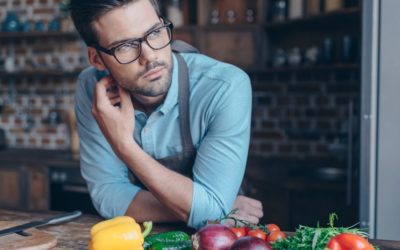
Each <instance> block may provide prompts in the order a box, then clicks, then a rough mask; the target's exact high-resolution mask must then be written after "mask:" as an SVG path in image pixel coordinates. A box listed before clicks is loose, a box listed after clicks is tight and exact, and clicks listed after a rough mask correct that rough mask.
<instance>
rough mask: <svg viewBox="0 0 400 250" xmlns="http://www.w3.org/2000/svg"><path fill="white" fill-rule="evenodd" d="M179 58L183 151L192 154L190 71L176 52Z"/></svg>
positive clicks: (179, 94) (179, 98) (179, 95)
mask: <svg viewBox="0 0 400 250" xmlns="http://www.w3.org/2000/svg"><path fill="white" fill-rule="evenodd" d="M175 55H176V58H177V60H178V69H179V70H178V72H179V76H178V79H179V90H178V107H179V116H180V128H181V139H182V151H183V153H184V154H185V155H186V154H191V153H192V152H193V151H195V148H194V145H193V140H192V134H191V132H190V117H189V116H190V110H189V97H190V94H189V92H190V91H189V72H188V68H187V65H186V62H185V60H184V59H183V57H182V56H181V55H180V54H179V53H175Z"/></svg>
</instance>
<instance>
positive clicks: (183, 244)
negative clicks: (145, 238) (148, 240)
mask: <svg viewBox="0 0 400 250" xmlns="http://www.w3.org/2000/svg"><path fill="white" fill-rule="evenodd" d="M149 250H192V241H191V240H185V241H176V242H157V243H154V244H153V245H151V246H150V248H149Z"/></svg>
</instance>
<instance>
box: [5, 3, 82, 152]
mask: <svg viewBox="0 0 400 250" xmlns="http://www.w3.org/2000/svg"><path fill="white" fill-rule="evenodd" d="M59 3H60V0H12V1H11V0H0V22H3V20H4V19H5V17H6V15H7V12H8V11H10V10H11V11H15V12H16V13H17V14H18V17H19V20H20V21H21V22H25V21H27V20H29V21H31V23H32V24H34V23H35V22H38V21H41V22H43V23H44V24H45V27H46V29H47V26H48V24H49V23H50V22H51V21H52V20H53V19H54V18H55V17H59V16H60V14H61V13H60V12H59ZM66 23H67V24H68V26H65V25H64V26H62V29H63V31H71V30H72V29H73V26H72V25H71V23H70V22H68V21H67V22H66ZM63 24H65V22H64V23H63ZM10 58H13V61H14V63H13V65H14V67H13V68H14V70H15V71H14V72H12V73H11V74H9V73H4V71H5V69H6V66H5V65H4V64H5V61H6V60H9V59H10ZM0 59H1V60H0V61H1V62H2V63H0V72H3V73H0V111H1V114H0V127H1V128H3V129H5V130H6V138H7V143H8V145H9V146H10V147H18V148H22V147H27V148H46V149H67V148H69V145H70V136H69V128H68V125H67V124H68V123H67V120H66V113H67V112H69V111H70V110H73V108H74V106H73V104H74V91H75V81H76V77H77V73H78V69H81V68H83V67H85V66H87V60H86V53H85V46H84V44H83V43H82V42H81V41H79V39H78V37H73V36H65V37H64V36H55V37H51V36H50V37H48V36H44V37H40V36H39V37H38V36H33V37H32V36H30V37H19V38H6V39H1V40H0ZM49 70H50V71H52V72H53V73H50V74H47V73H45V72H48V71H49ZM22 72H27V73H22ZM29 72H31V73H29ZM32 72H39V74H33V73H32Z"/></svg>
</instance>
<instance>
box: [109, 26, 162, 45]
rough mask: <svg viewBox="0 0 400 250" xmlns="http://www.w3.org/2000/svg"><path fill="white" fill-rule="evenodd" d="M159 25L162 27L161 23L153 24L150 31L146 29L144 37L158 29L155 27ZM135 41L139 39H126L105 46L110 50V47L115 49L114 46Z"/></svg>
mask: <svg viewBox="0 0 400 250" xmlns="http://www.w3.org/2000/svg"><path fill="white" fill-rule="evenodd" d="M161 25H162V23H156V24H154V25H153V26H151V27H150V29H148V30H147V31H146V32H145V33H144V36H146V35H147V34H149V33H150V32H151V31H153V30H154V29H156V28H158V27H157V26H161ZM136 39H139V37H138V38H126V39H121V40H118V41H115V42H112V43H111V44H109V45H108V46H107V48H110V47H111V48H113V47H115V46H117V45H120V44H123V43H126V42H128V41H132V40H136Z"/></svg>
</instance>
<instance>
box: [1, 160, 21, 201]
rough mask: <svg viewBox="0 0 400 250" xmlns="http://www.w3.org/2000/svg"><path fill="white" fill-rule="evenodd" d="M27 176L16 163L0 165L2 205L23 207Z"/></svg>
mask: <svg viewBox="0 0 400 250" xmlns="http://www.w3.org/2000/svg"><path fill="white" fill-rule="evenodd" d="M24 185H25V176H24V174H23V171H22V169H20V168H19V167H18V166H15V165H14V164H4V163H2V164H1V166H0V207H2V208H9V209H18V208H22V207H23V205H24V192H23V191H24V189H25V188H24Z"/></svg>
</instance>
